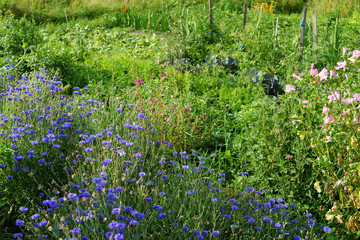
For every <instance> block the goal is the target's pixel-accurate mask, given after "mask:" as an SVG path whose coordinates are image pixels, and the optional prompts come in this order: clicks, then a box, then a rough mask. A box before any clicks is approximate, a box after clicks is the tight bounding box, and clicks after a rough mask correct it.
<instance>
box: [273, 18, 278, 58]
mask: <svg viewBox="0 0 360 240" xmlns="http://www.w3.org/2000/svg"><path fill="white" fill-rule="evenodd" d="M278 28H279V17H277V18H276V27H275V39H274V63H275V51H276V40H277V35H278Z"/></svg>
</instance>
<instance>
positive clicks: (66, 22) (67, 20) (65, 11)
mask: <svg viewBox="0 0 360 240" xmlns="http://www.w3.org/2000/svg"><path fill="white" fill-rule="evenodd" d="M64 13H65V19H66V25H68V19H67V15H66V10H65V9H64Z"/></svg>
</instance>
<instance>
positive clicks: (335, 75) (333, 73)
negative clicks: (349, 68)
mask: <svg viewBox="0 0 360 240" xmlns="http://www.w3.org/2000/svg"><path fill="white" fill-rule="evenodd" d="M333 77H334V78H339V75H337V74H336V72H333V71H331V70H330V78H333Z"/></svg>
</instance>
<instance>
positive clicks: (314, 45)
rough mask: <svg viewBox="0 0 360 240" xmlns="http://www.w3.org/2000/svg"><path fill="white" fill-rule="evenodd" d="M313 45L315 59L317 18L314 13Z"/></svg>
mask: <svg viewBox="0 0 360 240" xmlns="http://www.w3.org/2000/svg"><path fill="white" fill-rule="evenodd" d="M313 47H314V51H315V59H317V53H316V51H317V19H316V14H314V15H313Z"/></svg>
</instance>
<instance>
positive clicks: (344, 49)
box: [343, 48, 347, 56]
mask: <svg viewBox="0 0 360 240" xmlns="http://www.w3.org/2000/svg"><path fill="white" fill-rule="evenodd" d="M346 50H347V48H343V56H345V53H346Z"/></svg>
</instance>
